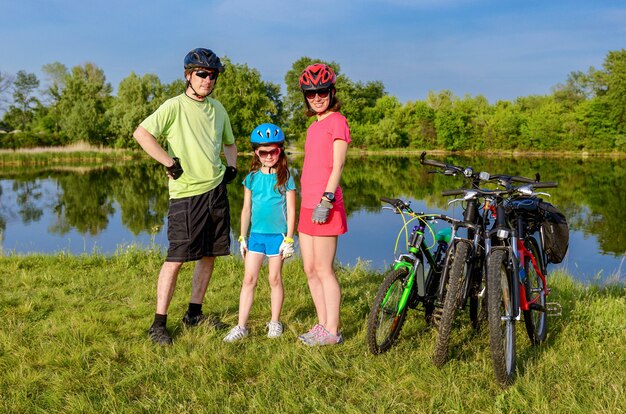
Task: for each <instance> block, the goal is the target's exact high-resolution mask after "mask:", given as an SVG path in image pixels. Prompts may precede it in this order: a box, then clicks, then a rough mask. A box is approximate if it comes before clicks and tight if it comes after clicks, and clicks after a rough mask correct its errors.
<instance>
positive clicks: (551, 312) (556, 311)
mask: <svg viewBox="0 0 626 414" xmlns="http://www.w3.org/2000/svg"><path fill="white" fill-rule="evenodd" d="M546 312H547V315H548V316H561V315H562V314H563V307H562V306H561V304H560V303H559V302H548V303H546Z"/></svg>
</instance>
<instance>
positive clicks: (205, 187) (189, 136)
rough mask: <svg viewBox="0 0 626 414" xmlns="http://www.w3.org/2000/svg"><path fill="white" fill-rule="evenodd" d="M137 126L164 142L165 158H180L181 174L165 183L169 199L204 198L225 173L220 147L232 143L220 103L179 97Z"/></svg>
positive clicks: (232, 138) (230, 129)
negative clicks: (166, 154) (166, 148)
mask: <svg viewBox="0 0 626 414" xmlns="http://www.w3.org/2000/svg"><path fill="white" fill-rule="evenodd" d="M141 126H142V127H143V128H145V129H146V130H147V131H148V132H150V133H151V134H152V135H153V136H154V137H155V138H157V139H159V138H162V137H163V138H165V139H166V140H167V144H168V152H169V154H170V155H171V156H172V157H178V158H180V164H181V166H182V167H183V171H184V173H183V175H181V176H180V178H178V179H177V180H169V192H170V198H183V197H190V196H194V195H199V194H204V193H206V192H207V191H210V190H212V189H214V188H215V187H217V186H218V185H219V184H220V182H221V181H222V177H223V176H224V171H225V170H226V167H225V166H224V164H223V163H222V160H221V158H220V154H221V152H222V146H223V145H224V144H227V145H230V144H234V143H235V137H234V135H233V130H232V127H231V125H230V119H229V118H228V114H227V113H226V110H225V109H224V107H223V106H222V104H221V103H220V102H218V101H216V100H215V99H212V98H206V99H205V100H204V101H202V102H198V101H196V100H194V99H191V98H190V97H188V96H187V95H185V94H184V93H183V94H180V95H178V96H176V97H174V98H171V99H168V100H167V101H165V102H164V103H163V105H161V106H160V107H159V108H158V109H157V110H156V111H155V112H154V113H153V114H152V115H150V116H149V117H147V118H146V119H145V120H144V121H143V122H142V123H141Z"/></svg>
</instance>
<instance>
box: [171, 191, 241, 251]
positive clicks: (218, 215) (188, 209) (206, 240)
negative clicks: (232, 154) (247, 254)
mask: <svg viewBox="0 0 626 414" xmlns="http://www.w3.org/2000/svg"><path fill="white" fill-rule="evenodd" d="M167 239H168V241H169V248H168V250H167V258H166V261H168V262H190V261H194V260H199V259H201V258H202V257H204V256H226V255H228V254H230V207H229V205H228V192H227V190H226V184H224V182H222V183H221V184H220V185H218V186H217V187H216V188H214V189H212V190H210V191H209V192H207V193H204V194H200V195H197V196H191V197H185V198H177V199H171V200H170V205H169V212H168V214H167Z"/></svg>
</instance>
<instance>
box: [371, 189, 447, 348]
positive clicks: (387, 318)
mask: <svg viewBox="0 0 626 414" xmlns="http://www.w3.org/2000/svg"><path fill="white" fill-rule="evenodd" d="M380 200H381V201H383V202H385V203H387V204H389V205H390V206H391V207H383V208H385V209H391V210H393V211H394V212H395V213H396V214H399V215H401V216H402V219H403V221H404V226H403V227H402V228H401V230H400V232H399V234H398V238H397V241H399V240H400V237H401V235H402V233H404V235H405V240H406V241H407V251H406V252H404V253H401V254H400V255H398V256H397V258H396V259H395V261H394V263H393V265H392V269H391V270H390V271H389V272H388V273H386V274H385V276H384V278H383V282H382V283H381V285H380V286H379V288H378V291H377V293H376V296H375V298H374V303H373V304H372V308H371V310H370V313H369V316H368V318H367V332H366V341H367V346H368V349H369V351H370V352H371V353H372V354H375V355H376V354H381V353H383V352H385V351H387V350H388V349H389V348H391V346H393V344H394V343H395V341H396V340H397V339H398V336H399V335H400V331H401V330H402V326H403V325H404V322H405V319H406V315H407V312H408V310H409V309H416V308H417V307H418V305H419V304H420V303H421V304H422V305H423V308H424V313H425V319H426V322H427V323H428V324H430V323H431V322H432V319H433V318H432V316H433V311H434V309H435V303H436V302H443V298H442V297H440V296H441V293H440V292H439V289H438V288H439V280H440V278H441V275H442V273H443V271H444V267H445V264H444V263H445V257H446V252H447V251H448V244H449V242H450V236H451V227H452V225H454V223H456V222H458V220H455V219H454V218H452V217H449V216H446V215H444V214H424V213H416V212H414V211H413V210H412V209H411V207H410V205H409V203H407V202H405V201H403V200H400V199H391V198H387V197H381V198H380ZM407 217H408V218H409V219H408V220H407ZM437 221H444V222H447V223H449V224H450V227H446V228H444V229H442V230H440V231H438V232H437V233H436V234H435V233H434V231H433V229H432V224H434V223H435V222H437ZM413 222H416V223H415V224H414V226H413V228H412V231H411V233H410V235H409V232H408V228H409V225H410V224H411V223H413ZM427 229H428V230H429V231H431V232H432V235H433V238H434V240H435V241H436V245H437V246H436V248H435V249H434V252H432V251H431V249H429V247H428V246H427V243H426V235H425V231H427ZM396 246H397V244H396ZM433 247H434V246H433ZM425 263H427V264H428V265H430V268H429V270H428V272H425V270H424V264H425Z"/></svg>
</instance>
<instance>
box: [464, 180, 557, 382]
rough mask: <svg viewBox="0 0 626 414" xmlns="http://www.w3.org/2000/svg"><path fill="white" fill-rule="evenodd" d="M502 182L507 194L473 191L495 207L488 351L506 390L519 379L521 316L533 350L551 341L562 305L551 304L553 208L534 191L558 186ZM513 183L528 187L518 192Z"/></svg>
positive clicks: (489, 261) (489, 262)
mask: <svg viewBox="0 0 626 414" xmlns="http://www.w3.org/2000/svg"><path fill="white" fill-rule="evenodd" d="M537 179H538V177H537ZM497 181H498V183H499V185H500V186H501V187H504V189H496V190H482V189H478V190H473V191H474V192H476V193H477V194H480V195H481V196H483V197H485V198H486V199H488V200H489V201H490V204H489V210H490V211H491V212H492V214H493V216H494V217H495V221H494V225H493V227H492V228H491V230H490V231H489V237H488V238H487V239H486V249H487V303H488V308H489V310H488V321H489V348H490V351H491V356H492V362H493V367H494V373H495V376H496V380H497V381H498V383H499V384H500V385H501V386H507V385H510V384H511V383H512V382H513V379H514V374H515V365H516V338H515V331H516V329H515V323H516V321H517V320H519V318H520V310H521V311H522V312H523V315H524V323H525V325H526V332H527V334H528V337H529V338H530V340H531V343H532V344H533V345H535V344H538V343H540V342H542V341H543V340H545V338H546V332H547V330H546V329H547V328H546V327H547V320H546V317H547V315H548V314H553V315H558V314H560V305H559V304H557V303H551V304H549V303H547V301H546V297H547V296H548V295H549V294H550V289H549V288H548V284H547V279H546V263H547V254H546V251H545V249H544V247H543V246H545V240H546V237H545V229H544V223H545V214H544V213H543V212H542V208H543V206H542V204H548V203H543V201H542V200H541V199H540V198H538V197H537V195H540V194H545V193H536V192H535V191H534V190H535V189H538V188H551V187H556V186H557V184H556V183H553V182H539V181H535V180H532V179H529V178H525V177H510V176H499V177H498V179H497ZM513 182H518V183H519V182H521V183H525V184H523V185H519V186H515V185H513ZM463 192H464V193H465V191H463ZM536 235H539V237H540V241H541V243H540V242H539V241H538V240H537V237H536Z"/></svg>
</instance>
